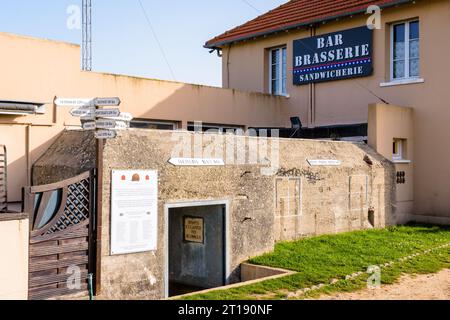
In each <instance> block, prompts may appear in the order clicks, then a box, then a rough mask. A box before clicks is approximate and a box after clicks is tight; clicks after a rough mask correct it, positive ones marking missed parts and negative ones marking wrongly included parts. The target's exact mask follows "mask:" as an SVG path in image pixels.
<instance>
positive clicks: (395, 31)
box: [391, 21, 420, 81]
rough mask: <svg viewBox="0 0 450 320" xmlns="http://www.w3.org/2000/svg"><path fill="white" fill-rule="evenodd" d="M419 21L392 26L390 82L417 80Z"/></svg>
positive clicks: (418, 67) (418, 66)
mask: <svg viewBox="0 0 450 320" xmlns="http://www.w3.org/2000/svg"><path fill="white" fill-rule="evenodd" d="M419 33H420V32H419V21H409V22H403V23H398V24H394V25H392V33H391V80H392V81H395V80H403V79H411V78H413V79H414V78H418V77H419V75H420V37H419Z"/></svg>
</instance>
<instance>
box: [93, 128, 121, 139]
mask: <svg viewBox="0 0 450 320" xmlns="http://www.w3.org/2000/svg"><path fill="white" fill-rule="evenodd" d="M95 137H96V138H97V139H114V138H115V137H117V133H116V132H115V131H113V130H98V131H96V132H95Z"/></svg>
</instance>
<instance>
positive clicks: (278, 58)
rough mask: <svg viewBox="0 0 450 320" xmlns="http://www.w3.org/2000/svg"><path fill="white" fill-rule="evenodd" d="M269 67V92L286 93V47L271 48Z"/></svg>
mask: <svg viewBox="0 0 450 320" xmlns="http://www.w3.org/2000/svg"><path fill="white" fill-rule="evenodd" d="M269 67H270V74H269V79H270V81H269V92H270V93H271V94H274V95H286V94H287V90H286V78H287V70H286V68H287V57H286V47H282V48H276V49H272V50H270V61H269Z"/></svg>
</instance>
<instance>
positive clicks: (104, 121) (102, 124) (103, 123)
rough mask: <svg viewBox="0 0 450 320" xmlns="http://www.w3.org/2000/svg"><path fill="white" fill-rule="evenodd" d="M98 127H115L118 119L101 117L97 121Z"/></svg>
mask: <svg viewBox="0 0 450 320" xmlns="http://www.w3.org/2000/svg"><path fill="white" fill-rule="evenodd" d="M95 126H96V127H97V129H114V128H115V127H116V121H114V120H107V119H101V120H97V121H96V122H95Z"/></svg>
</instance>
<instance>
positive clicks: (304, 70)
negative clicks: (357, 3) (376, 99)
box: [293, 27, 373, 85]
mask: <svg viewBox="0 0 450 320" xmlns="http://www.w3.org/2000/svg"><path fill="white" fill-rule="evenodd" d="M372 37H373V31H372V30H370V29H369V28H367V27H359V28H355V29H349V30H344V31H341V32H334V33H329V34H324V35H320V36H316V37H311V38H306V39H300V40H295V41H294V64H293V72H294V85H304V84H309V83H318V82H325V81H334V80H341V79H349V78H357V77H367V76H370V75H372V73H373V63H372V49H373V48H372V46H373V40H372Z"/></svg>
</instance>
